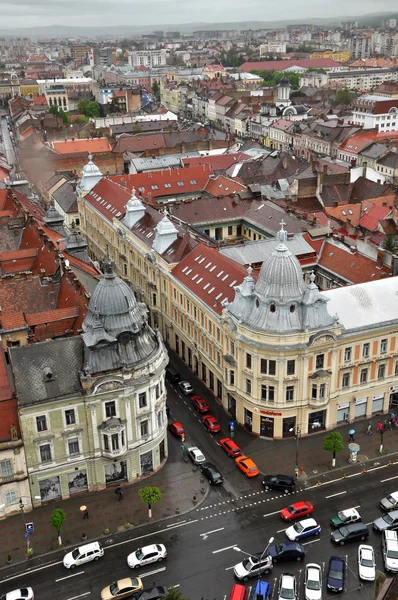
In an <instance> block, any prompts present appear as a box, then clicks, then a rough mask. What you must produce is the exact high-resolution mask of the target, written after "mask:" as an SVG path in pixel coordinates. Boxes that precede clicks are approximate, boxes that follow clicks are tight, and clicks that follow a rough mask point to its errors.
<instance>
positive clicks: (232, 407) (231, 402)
mask: <svg viewBox="0 0 398 600" xmlns="http://www.w3.org/2000/svg"><path fill="white" fill-rule="evenodd" d="M228 412H229V414H230V415H231V416H232V417H233V418H234V419H236V400H235V398H234V397H233V396H231V394H228Z"/></svg>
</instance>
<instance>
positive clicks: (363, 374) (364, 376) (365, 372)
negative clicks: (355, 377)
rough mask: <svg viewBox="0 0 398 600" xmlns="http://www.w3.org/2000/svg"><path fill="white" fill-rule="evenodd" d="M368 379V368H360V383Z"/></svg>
mask: <svg viewBox="0 0 398 600" xmlns="http://www.w3.org/2000/svg"><path fill="white" fill-rule="evenodd" d="M367 380H368V370H367V369H361V375H360V383H366V382H367Z"/></svg>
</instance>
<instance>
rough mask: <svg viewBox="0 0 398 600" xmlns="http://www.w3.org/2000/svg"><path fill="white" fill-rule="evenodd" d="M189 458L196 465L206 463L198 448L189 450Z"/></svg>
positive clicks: (194, 447) (193, 447)
mask: <svg viewBox="0 0 398 600" xmlns="http://www.w3.org/2000/svg"><path fill="white" fill-rule="evenodd" d="M188 456H189V457H190V458H191V459H192V460H193V462H194V463H195V465H200V464H201V463H204V462H206V459H205V457H204V455H203V454H202V452H201V451H200V450H199V448H197V447H196V446H192V447H191V448H188Z"/></svg>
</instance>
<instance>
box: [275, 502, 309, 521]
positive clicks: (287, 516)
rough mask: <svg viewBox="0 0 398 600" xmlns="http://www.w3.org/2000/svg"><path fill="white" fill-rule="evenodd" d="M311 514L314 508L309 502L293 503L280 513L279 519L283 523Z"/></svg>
mask: <svg viewBox="0 0 398 600" xmlns="http://www.w3.org/2000/svg"><path fill="white" fill-rule="evenodd" d="M313 512H314V507H313V506H312V504H311V502H295V503H294V504H291V505H290V506H287V507H286V508H284V509H283V510H282V511H281V517H282V519H283V520H284V521H291V520H292V519H301V518H302V517H305V516H306V515H310V514H311V513H313Z"/></svg>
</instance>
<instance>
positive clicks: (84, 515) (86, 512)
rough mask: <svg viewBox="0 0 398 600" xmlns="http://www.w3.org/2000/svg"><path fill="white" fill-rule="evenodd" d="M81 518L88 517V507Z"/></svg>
mask: <svg viewBox="0 0 398 600" xmlns="http://www.w3.org/2000/svg"><path fill="white" fill-rule="evenodd" d="M83 519H88V509H87V508H86V510H85V511H84V513H83Z"/></svg>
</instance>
